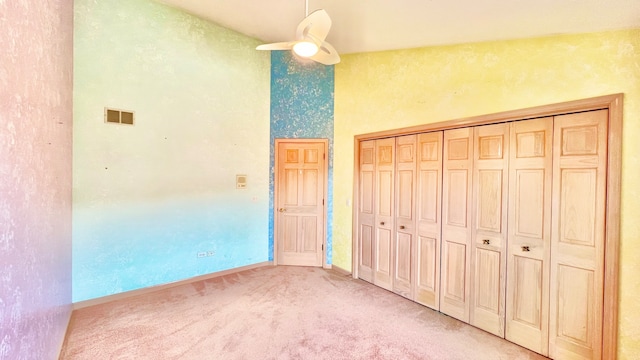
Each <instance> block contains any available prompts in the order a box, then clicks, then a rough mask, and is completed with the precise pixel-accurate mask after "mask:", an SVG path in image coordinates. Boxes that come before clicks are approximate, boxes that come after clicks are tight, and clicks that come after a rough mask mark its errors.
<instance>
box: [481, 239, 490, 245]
mask: <svg viewBox="0 0 640 360" xmlns="http://www.w3.org/2000/svg"><path fill="white" fill-rule="evenodd" d="M482 243H483V244H485V245H489V244H491V240H489V239H484V240H482Z"/></svg>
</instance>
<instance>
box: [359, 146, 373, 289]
mask: <svg viewBox="0 0 640 360" xmlns="http://www.w3.org/2000/svg"><path fill="white" fill-rule="evenodd" d="M359 172H360V173H359V181H360V186H359V187H358V190H359V192H360V193H359V194H358V204H357V206H358V224H357V226H358V239H357V241H358V247H357V249H358V252H359V254H358V276H359V277H360V279H362V280H365V281H368V282H373V268H374V266H373V264H374V260H375V230H374V229H375V212H374V204H375V141H374V140H368V141H361V142H360V168H359Z"/></svg>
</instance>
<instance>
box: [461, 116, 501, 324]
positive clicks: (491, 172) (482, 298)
mask: <svg viewBox="0 0 640 360" xmlns="http://www.w3.org/2000/svg"><path fill="white" fill-rule="evenodd" d="M474 143H475V144H476V150H475V152H474V163H473V174H474V175H473V177H474V181H473V208H474V210H475V211H474V216H473V231H472V241H471V249H472V250H471V254H472V257H471V274H472V275H471V278H472V279H473V282H472V283H471V294H472V296H473V297H472V301H471V309H470V321H469V322H470V323H471V325H474V326H477V327H479V328H481V329H483V330H486V331H488V332H490V333H492V334H495V335H498V336H500V337H504V320H505V317H504V316H505V285H506V284H505V282H506V239H507V227H506V224H507V214H508V212H507V210H506V209H507V201H508V196H507V195H508V188H509V186H508V184H509V176H508V175H509V174H508V168H509V155H508V154H509V124H508V123H503V124H496V125H485V126H477V127H475V128H474Z"/></svg>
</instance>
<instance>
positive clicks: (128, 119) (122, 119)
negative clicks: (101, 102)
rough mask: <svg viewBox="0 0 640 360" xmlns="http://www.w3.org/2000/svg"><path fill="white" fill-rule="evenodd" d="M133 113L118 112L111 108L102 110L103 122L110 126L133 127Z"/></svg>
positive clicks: (126, 111)
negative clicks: (122, 125) (123, 125)
mask: <svg viewBox="0 0 640 360" xmlns="http://www.w3.org/2000/svg"><path fill="white" fill-rule="evenodd" d="M134 114H135V113H134V112H133V111H128V110H119V109H112V108H107V107H106V108H104V122H106V123H110V124H125V125H133V120H134Z"/></svg>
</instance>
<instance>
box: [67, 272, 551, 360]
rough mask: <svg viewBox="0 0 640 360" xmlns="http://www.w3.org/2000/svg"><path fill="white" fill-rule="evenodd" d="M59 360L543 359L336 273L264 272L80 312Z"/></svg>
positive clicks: (162, 291) (427, 309)
mask: <svg viewBox="0 0 640 360" xmlns="http://www.w3.org/2000/svg"><path fill="white" fill-rule="evenodd" d="M60 359H91V360H96V359H156V360H159V359H452V360H453V359H479V360H481V359H491V360H496V359H505V360H506V359H509V360H515V359H546V358H545V357H543V356H540V355H538V354H535V353H533V352H530V351H528V350H526V349H524V348H521V347H519V346H517V345H515V344H512V343H510V342H507V341H505V340H503V339H500V338H498V337H496V336H493V335H491V334H489V333H486V332H484V331H482V330H479V329H477V328H474V327H472V326H469V325H466V324H464V323H462V322H460V321H458V320H455V319H453V318H450V317H448V316H446V315H443V314H441V313H438V312H436V311H433V310H431V309H429V308H426V307H424V306H421V305H419V304H417V303H414V302H412V301H409V300H407V299H404V298H402V297H400V296H398V295H396V294H393V293H391V292H389V291H386V290H384V289H381V288H379V287H376V286H373V285H371V284H369V283H366V282H364V281H361V280H354V279H353V278H351V277H350V276H345V275H343V274H339V273H338V272H335V271H332V270H324V269H320V268H306V267H289V266H277V267H273V266H266V267H262V268H258V269H252V270H247V271H243V272H239V273H235V274H230V275H225V276H221V277H217V278H213V279H208V280H202V281H198V282H194V283H190V284H186V285H180V286H176V287H172V288H169V289H164V290H159V291H157V292H153V293H150V294H145V295H139V296H135V297H131V298H127V299H123V300H118V301H113V302H110V303H106V304H101V305H95V306H92V307H87V308H84V309H79V310H76V311H74V312H73V314H72V317H71V322H70V324H69V329H68V332H67V338H66V340H65V344H64V347H63V349H62V353H61V356H60Z"/></svg>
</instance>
